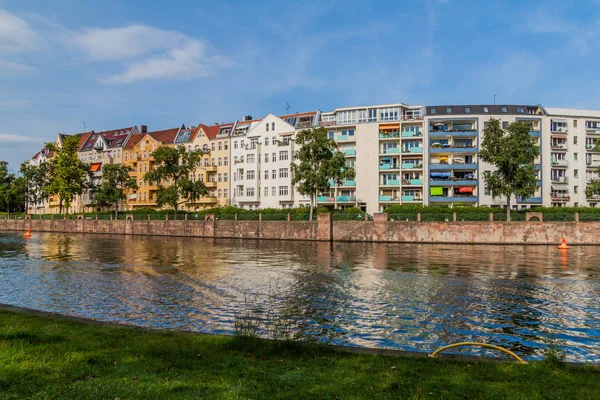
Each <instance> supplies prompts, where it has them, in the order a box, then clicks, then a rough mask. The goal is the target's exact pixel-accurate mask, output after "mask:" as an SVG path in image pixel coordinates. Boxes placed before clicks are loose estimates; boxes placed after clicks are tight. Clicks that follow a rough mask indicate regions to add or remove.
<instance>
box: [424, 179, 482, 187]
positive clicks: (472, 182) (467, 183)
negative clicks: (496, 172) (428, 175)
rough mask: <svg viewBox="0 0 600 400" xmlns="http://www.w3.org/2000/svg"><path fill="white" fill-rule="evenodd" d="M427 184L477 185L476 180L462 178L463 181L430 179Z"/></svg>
mask: <svg viewBox="0 0 600 400" xmlns="http://www.w3.org/2000/svg"><path fill="white" fill-rule="evenodd" d="M429 186H477V180H476V179H473V180H464V181H450V180H448V181H442V180H432V181H429Z"/></svg>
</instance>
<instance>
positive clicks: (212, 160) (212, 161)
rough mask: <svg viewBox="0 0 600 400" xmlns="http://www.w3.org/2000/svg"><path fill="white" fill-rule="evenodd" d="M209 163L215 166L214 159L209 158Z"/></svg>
mask: <svg viewBox="0 0 600 400" xmlns="http://www.w3.org/2000/svg"><path fill="white" fill-rule="evenodd" d="M210 165H212V166H213V167H214V166H215V159H214V158H211V159H210Z"/></svg>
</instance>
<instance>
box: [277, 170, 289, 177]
mask: <svg viewBox="0 0 600 400" xmlns="http://www.w3.org/2000/svg"><path fill="white" fill-rule="evenodd" d="M279 177H280V178H287V177H288V169H287V168H279Z"/></svg>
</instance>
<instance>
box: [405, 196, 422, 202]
mask: <svg viewBox="0 0 600 400" xmlns="http://www.w3.org/2000/svg"><path fill="white" fill-rule="evenodd" d="M401 199H402V201H405V202H409V201H418V202H423V199H422V198H421V197H415V196H414V195H410V196H408V195H405V196H402V197H401Z"/></svg>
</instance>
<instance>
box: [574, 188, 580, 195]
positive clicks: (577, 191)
mask: <svg viewBox="0 0 600 400" xmlns="http://www.w3.org/2000/svg"><path fill="white" fill-rule="evenodd" d="M573 193H575V194H577V193H579V186H574V187H573Z"/></svg>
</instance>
